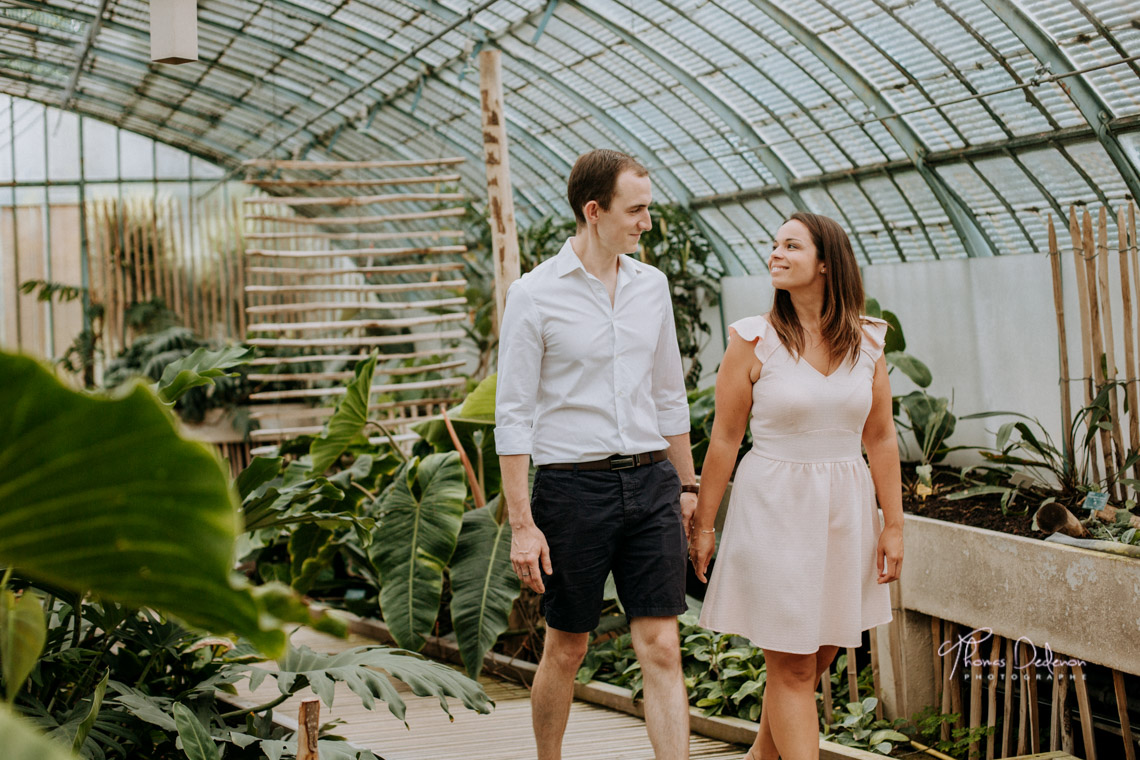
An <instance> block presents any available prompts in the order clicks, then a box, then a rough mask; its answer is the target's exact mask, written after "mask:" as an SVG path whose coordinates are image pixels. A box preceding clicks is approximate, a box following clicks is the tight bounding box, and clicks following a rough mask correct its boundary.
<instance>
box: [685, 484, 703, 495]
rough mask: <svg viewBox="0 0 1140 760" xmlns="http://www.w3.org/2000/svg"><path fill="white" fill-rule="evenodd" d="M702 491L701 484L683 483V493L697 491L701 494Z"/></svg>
mask: <svg viewBox="0 0 1140 760" xmlns="http://www.w3.org/2000/svg"><path fill="white" fill-rule="evenodd" d="M700 492H701V487H700V486H690V485H683V486H681V493H696V494H699V493H700Z"/></svg>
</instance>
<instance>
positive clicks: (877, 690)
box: [869, 628, 883, 720]
mask: <svg viewBox="0 0 1140 760" xmlns="http://www.w3.org/2000/svg"><path fill="white" fill-rule="evenodd" d="M869 636H870V643H871V690H872V691H873V692H874V694H875V700H876V701H875V718H877V719H878V720H882V719H883V698H882V693H883V692H882V690H881V687H880V686H879V632H878V629H876V628H872V629H871V630H870V631H869Z"/></svg>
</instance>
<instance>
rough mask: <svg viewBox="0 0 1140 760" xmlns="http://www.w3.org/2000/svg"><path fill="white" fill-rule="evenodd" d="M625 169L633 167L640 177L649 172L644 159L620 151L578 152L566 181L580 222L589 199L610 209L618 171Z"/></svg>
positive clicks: (633, 170) (619, 172)
mask: <svg viewBox="0 0 1140 760" xmlns="http://www.w3.org/2000/svg"><path fill="white" fill-rule="evenodd" d="M624 171H632V172H633V173H634V174H636V175H637V176H639V177H647V176H649V170H648V169H646V168H645V167H644V166H642V165H641V162H639V161H638V160H637V159H636V158H634V157H633V156H631V155H629V154H627V153H622V152H621V151H617V150H608V149H606V148H599V149H598V150H592V151H590V152H589V153H583V154H582V155H580V156H578V160H577V161H575V162H574V168H573V169H571V170H570V180H569V181H568V182H567V183H566V199H567V200H569V201H570V208H572V209H573V210H574V218H575V219H577V220H578V224H579V225H583V224H585V223H586V216H585V214H583V213H582V209H583V207H585V205H586V204H587V203H589V202H590V201H597V202H598V205H599V206H601V207H602V208H603V209H604V210H606V211H609V209H610V203H611V202H612V201H613V199H614V190H615V189H616V188H617V179H618V175H620V174H621V173H622V172H624Z"/></svg>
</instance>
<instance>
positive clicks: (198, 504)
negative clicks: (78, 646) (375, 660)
mask: <svg viewBox="0 0 1140 760" xmlns="http://www.w3.org/2000/svg"><path fill="white" fill-rule="evenodd" d="M0 377H3V378H4V382H2V383H0V562H3V563H6V564H10V565H13V566H15V567H16V568H17V569H18V570H19V571H20V573H21V574H23V575H26V576H28V577H32V578H37V579H39V580H42V581H45V582H48V583H52V584H55V585H57V586H59V587H61V588H66V589H69V590H72V591H77V592H92V593H95V594H96V595H98V596H101V597H102V598H104V599H106V600H108V601H117V602H122V603H124V604H128V605H131V606H134V607H149V608H154V609H160V610H163V611H165V612H168V613H170V614H171V615H174V616H176V617H178V618H180V619H182V620H183V621H185V622H186V623H188V624H190V625H191V626H195V627H200V628H205V629H207V630H210V631H214V632H217V633H228V632H233V633H236V634H238V635H241V636H245V637H246V638H248V639H249V640H250V641H252V642H253V643H254V644H255V646H257V647H258V648H259V649H261V650H262V651H263V652H265V653H266V654H269V655H271V656H278V655H280V654H281V653H282V652H283V651H284V649H285V633H284V632H283V631H282V630H281V629H280V624H281V623H282V622H286V621H296V622H310V615H309V612H308V609H307V608H306V607H305V606H304V604H302V603H301V601H300V599H299V598H298V597H296V595H294V594H293V593H292V592H291V591H289V589H288V588H283V587H281V586H276V585H274V586H263V587H259V588H257V589H250V588H249V587H248V586H247V585H245V584H244V581H241V580H240V579H235V576H234V575H233V574H232V568H233V549H234V539H235V537H236V536H237V534H238V529H239V527H238V513H237V504H236V495H235V494H234V492H233V489H232V487H231V485H230V482H229V478H228V475H227V473H226V471H225V469H224V468H223V465H222V463H221V460H220V459H219V458H218V455H217V453H216V452H215V451H214V450H213V449H211V448H210V447H208V446H207V445H206V444H203V443H199V442H196V441H188V440H185V439H183V438H181V437H180V436H179V435H178V432H177V429H176V427H175V422H174V418H173V416H172V415H171V413H170V411H169V409H168V408H167V407H166V406H165V405H164V404H163V403H162V402H161V401H159V400H158V398H157V397H156V396H155V395H154V393H153V391H151V390H150V389H149V388H148V387H146V386H144V385H142V384H138V383H136V384H135V385H134V386H133V387H131V388H130V389H129V390H128V392H127V393H126V395H124V396H122V397H120V398H116V399H107V398H96V397H92V396H89V395H87V394H83V393H77V392H75V391H72V390H70V389H68V388H65V387H64V386H63V385H62V384H61V383H60V382H59V380H58V379H56V377H55V376H54V375H52V374H51V373H50V372H49V371H47V370H46V369H45V368H44V367H43V366H41V365H40V364H39V363H38V362H36V361H34V360H32V359H30V358H27V357H22V356H14V355H11V354H5V353H0ZM318 624H319V625H321V626H322V627H328V628H329V629H330V630H332V629H337V628H340V629H343V626H339V625H337V624H335V622H333V621H329V620H327V619H325V620H324V621H321V622H319V623H318Z"/></svg>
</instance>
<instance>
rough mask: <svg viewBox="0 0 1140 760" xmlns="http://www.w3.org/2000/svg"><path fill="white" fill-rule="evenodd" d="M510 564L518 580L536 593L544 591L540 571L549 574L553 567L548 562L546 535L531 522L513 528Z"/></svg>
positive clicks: (548, 552) (548, 548)
mask: <svg viewBox="0 0 1140 760" xmlns="http://www.w3.org/2000/svg"><path fill="white" fill-rule="evenodd" d="M511 565H512V566H513V567H514V569H515V574H516V575H518V577H519V580H521V581H522V582H523V583H525V584H526V585H527V586H528V587H529V588H530V589H531V590H532V591H534V592H535V593H538V594H544V593H546V586H545V585H543V583H542V573H540V572H539V568H541V569H542V572H545V573H546V574H547V575H550V574H551V573H552V572H554V568H553V567H552V566H551V564H550V547H549V546H547V545H546V536H544V535H542V531H541V530H539V529H538V526H537V525H535V524H534V523H533V522H532V523H530V524H529V525H525V526H522V527H519V528H517V529H514V530H513V535H512V536H511Z"/></svg>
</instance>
